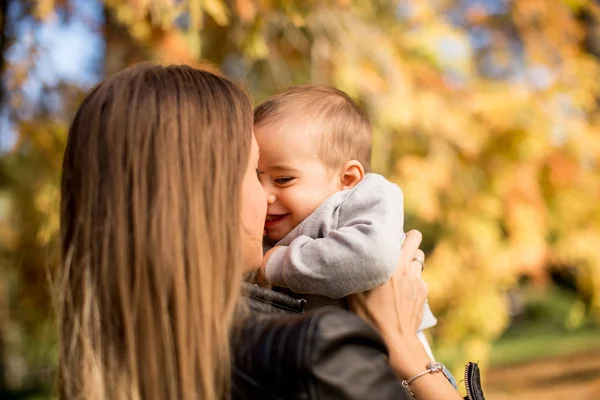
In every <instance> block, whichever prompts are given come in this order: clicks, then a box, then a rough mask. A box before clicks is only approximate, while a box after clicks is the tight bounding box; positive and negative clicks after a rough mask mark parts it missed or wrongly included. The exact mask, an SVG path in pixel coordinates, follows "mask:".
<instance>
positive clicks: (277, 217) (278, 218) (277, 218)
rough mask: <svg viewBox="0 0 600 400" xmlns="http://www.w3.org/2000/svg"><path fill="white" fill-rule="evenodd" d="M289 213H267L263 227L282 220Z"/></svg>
mask: <svg viewBox="0 0 600 400" xmlns="http://www.w3.org/2000/svg"><path fill="white" fill-rule="evenodd" d="M288 215H290V213H287V214H267V218H265V228H269V227H271V226H273V225H276V224H278V223H280V222H281V221H283V220H284V219H285V218H286V217H287V216H288Z"/></svg>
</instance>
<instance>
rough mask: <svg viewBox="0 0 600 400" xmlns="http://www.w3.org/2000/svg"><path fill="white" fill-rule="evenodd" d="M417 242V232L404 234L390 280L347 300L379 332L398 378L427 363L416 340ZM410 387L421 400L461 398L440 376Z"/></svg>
mask: <svg viewBox="0 0 600 400" xmlns="http://www.w3.org/2000/svg"><path fill="white" fill-rule="evenodd" d="M421 239H422V235H421V233H420V232H419V231H415V230H413V231H410V232H408V233H407V234H406V240H405V241H404V244H403V245H402V253H401V256H400V261H399V263H398V267H397V268H396V271H395V272H394V275H393V276H392V278H391V279H390V280H389V281H388V282H387V283H385V284H383V285H382V286H379V287H377V288H375V289H372V290H370V291H368V292H366V293H363V294H358V295H353V296H351V297H350V299H349V300H350V301H349V302H350V308H351V309H352V310H353V311H355V312H356V313H358V314H359V315H361V316H362V317H363V318H365V319H366V320H367V321H370V322H371V323H372V324H373V325H375V327H376V328H377V329H379V331H380V332H381V336H382V337H383V339H384V340H385V342H386V344H387V346H388V349H389V352H390V365H391V366H392V368H394V370H396V373H397V374H398V375H399V376H400V378H401V379H408V378H410V377H413V376H415V375H417V374H419V373H420V372H423V371H425V369H426V366H427V363H428V362H429V361H431V360H430V358H429V356H428V355H427V352H426V351H425V349H424V348H423V344H422V343H421V342H420V341H419V339H418V338H417V329H418V328H419V325H420V324H421V320H422V319H423V305H424V304H425V299H426V298H427V284H426V283H425V281H423V278H422V277H421V272H422V268H423V267H424V262H425V254H423V251H421V250H419V245H420V244H421ZM417 260H418V261H417ZM410 388H411V390H412V392H413V393H414V394H415V396H416V397H417V398H418V399H422V400H430V399H431V400H432V399H444V400H450V399H456V400H458V399H462V398H461V397H460V396H459V394H458V392H457V391H456V390H455V389H454V387H452V385H451V384H450V382H449V381H448V380H447V379H446V377H445V376H444V375H443V374H442V373H436V374H427V375H424V376H422V377H420V378H418V379H417V380H415V381H414V382H412V383H411V384H410Z"/></svg>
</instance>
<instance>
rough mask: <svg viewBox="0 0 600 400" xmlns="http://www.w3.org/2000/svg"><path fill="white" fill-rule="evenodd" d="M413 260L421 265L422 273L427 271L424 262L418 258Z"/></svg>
mask: <svg viewBox="0 0 600 400" xmlns="http://www.w3.org/2000/svg"><path fill="white" fill-rule="evenodd" d="M412 260H413V261H416V262H418V263H419V264H421V272H423V270H424V269H425V263H424V262H423V260H419V259H418V258H417V257H414V258H413V259H412Z"/></svg>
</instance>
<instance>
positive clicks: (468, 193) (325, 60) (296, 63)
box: [0, 0, 600, 400]
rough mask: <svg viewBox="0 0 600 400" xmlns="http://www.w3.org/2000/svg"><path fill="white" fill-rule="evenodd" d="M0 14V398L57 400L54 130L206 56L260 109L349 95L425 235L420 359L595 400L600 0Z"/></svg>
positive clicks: (204, 4) (95, 4) (72, 5)
mask: <svg viewBox="0 0 600 400" xmlns="http://www.w3.org/2000/svg"><path fill="white" fill-rule="evenodd" d="M0 7H1V8H2V9H1V10H0V17H1V19H0V35H1V37H0V71H1V74H2V85H1V91H0V398H1V399H17V398H20V399H42V398H44V399H45V398H50V397H52V396H53V393H54V392H53V386H54V368H55V365H56V327H55V324H54V311H53V310H54V306H53V301H52V296H51V295H50V292H51V287H52V285H51V283H52V280H53V277H54V273H55V271H56V268H57V264H58V257H57V251H56V245H57V236H58V228H59V222H58V205H59V190H58V180H59V174H60V168H61V157H62V152H63V146H64V144H65V138H66V131H67V128H68V124H69V122H70V120H71V118H72V116H73V113H74V110H75V109H76V107H77V106H78V104H79V102H80V101H81V99H82V96H83V95H84V93H85V92H86V91H87V90H88V89H89V88H90V87H92V86H93V85H94V84H95V83H96V82H98V81H100V80H101V79H103V78H104V77H105V76H107V75H109V74H111V73H113V72H115V71H118V70H119V69H122V68H124V67H125V66H127V65H130V64H132V63H136V62H139V61H144V60H152V61H157V62H166V63H187V64H192V65H196V66H203V65H206V64H210V65H211V68H215V69H220V70H221V71H223V73H225V74H226V75H227V76H229V77H230V78H232V79H233V80H235V81H237V82H241V83H243V84H244V85H246V86H247V87H248V88H249V89H250V91H251V92H252V94H253V95H254V99H255V102H256V103H258V102H260V101H262V100H263V99H264V98H265V97H266V96H268V95H270V94H273V93H275V92H277V91H279V90H282V89H285V88H286V87H288V86H290V85H293V84H301V83H307V82H314V83H318V84H329V85H334V86H336V87H338V88H340V89H342V90H344V91H346V92H348V93H349V94H350V95H351V96H352V97H354V98H355V99H356V100H357V101H358V102H359V103H360V104H361V106H362V107H364V109H366V110H367V111H368V113H369V115H370V117H371V120H372V122H373V124H374V126H375V138H374V150H373V151H374V153H373V157H374V169H375V171H377V172H380V173H382V174H384V175H385V176H387V177H388V178H389V179H391V180H393V181H394V182H396V183H397V184H398V185H400V186H401V187H402V189H403V190H404V194H405V198H406V213H407V221H406V227H407V229H409V228H417V229H420V230H421V231H422V232H423V234H424V237H425V241H424V244H425V250H426V252H427V269H426V279H427V281H428V283H429V288H430V300H429V301H430V304H431V306H432V308H433V309H434V312H435V313H436V315H437V316H438V317H439V324H438V326H437V327H435V328H434V329H432V331H431V340H432V342H433V344H434V349H435V353H436V354H437V357H438V358H439V359H440V360H441V361H443V362H445V363H446V364H447V365H449V366H451V367H452V370H453V371H454V372H455V373H456V374H457V375H460V374H461V372H460V371H461V367H462V365H463V364H464V363H465V362H466V361H479V362H480V365H481V366H482V368H483V384H484V387H485V389H486V397H487V398H489V399H492V400H494V399H498V400H500V399H555V398H556V399H590V400H591V399H598V398H600V207H598V202H599V200H600V165H599V162H600V2H598V1H594V0H512V1H511V0H487V1H485V0H478V1H475V0H405V1H402V0H396V1H393V0H389V1H385V0H382V1H368V0H354V1H353V0H298V1H285V0H202V1H201V0H154V1H153V0H137V1H121V0H106V1H104V2H103V1H100V0H40V1H33V0H3V1H0ZM461 390H463V389H462V388H461ZM376 398H377V394H376V393H374V394H373V399H376Z"/></svg>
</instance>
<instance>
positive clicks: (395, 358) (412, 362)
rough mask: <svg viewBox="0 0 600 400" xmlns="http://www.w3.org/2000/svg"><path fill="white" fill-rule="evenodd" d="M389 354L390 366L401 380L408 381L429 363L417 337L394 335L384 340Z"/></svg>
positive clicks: (427, 356) (429, 359)
mask: <svg viewBox="0 0 600 400" xmlns="http://www.w3.org/2000/svg"><path fill="white" fill-rule="evenodd" d="M386 342H387V343H388V348H389V353H390V365H391V366H392V368H394V370H395V371H396V372H397V373H398V375H399V376H400V377H402V379H408V378H410V377H412V376H414V375H416V374H418V373H420V372H422V371H423V369H424V368H425V367H426V366H427V363H429V362H430V361H431V358H429V355H428V354H427V352H426V351H425V348H424V347H423V344H422V343H421V341H420V340H419V338H418V337H417V335H416V334H415V335H412V336H408V337H407V336H404V335H401V334H396V335H394V337H393V338H389V339H388V340H386Z"/></svg>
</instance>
